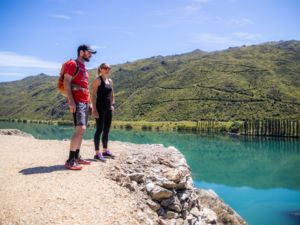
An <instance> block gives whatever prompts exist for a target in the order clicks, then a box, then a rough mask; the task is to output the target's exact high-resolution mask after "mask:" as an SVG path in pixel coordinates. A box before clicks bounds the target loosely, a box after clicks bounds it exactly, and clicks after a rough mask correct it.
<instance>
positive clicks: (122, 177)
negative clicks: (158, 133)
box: [108, 145, 247, 225]
mask: <svg viewBox="0 0 300 225" xmlns="http://www.w3.org/2000/svg"><path fill="white" fill-rule="evenodd" d="M108 178H110V179H113V180H114V181H116V182H117V183H119V184H120V185H121V186H123V187H125V188H127V189H128V190H129V191H130V192H131V193H132V194H133V195H134V196H135V197H136V199H137V206H138V207H137V208H138V209H141V210H140V211H139V212H138V215H139V218H140V220H141V224H162V225H204V224H231V225H240V224H247V223H246V222H245V221H244V220H243V219H242V218H241V217H240V216H239V215H238V214H237V213H236V212H235V211H234V210H233V209H231V208H230V207H229V206H228V205H226V204H225V203H224V202H223V201H222V200H221V199H220V198H219V197H218V195H217V194H216V193H215V192H214V191H212V190H203V189H197V188H195V187H194V186H193V180H192V178H191V171H190V168H189V166H188V165H187V163H186V160H185V158H184V157H183V155H182V154H181V153H180V152H179V151H178V150H177V149H175V148H174V147H169V148H164V147H163V146H161V145H139V147H138V148H135V150H134V151H132V150H131V151H130V152H126V151H124V152H123V153H122V154H120V155H119V156H118V158H117V159H116V163H114V164H113V165H112V167H111V169H110V174H108Z"/></svg>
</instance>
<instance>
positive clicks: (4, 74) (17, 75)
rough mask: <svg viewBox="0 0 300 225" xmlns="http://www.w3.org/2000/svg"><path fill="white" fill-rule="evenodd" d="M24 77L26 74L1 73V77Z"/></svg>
mask: <svg viewBox="0 0 300 225" xmlns="http://www.w3.org/2000/svg"><path fill="white" fill-rule="evenodd" d="M22 75H24V73H21V72H5V71H0V76H10V77H19V76H22ZM0 82H1V81H0Z"/></svg>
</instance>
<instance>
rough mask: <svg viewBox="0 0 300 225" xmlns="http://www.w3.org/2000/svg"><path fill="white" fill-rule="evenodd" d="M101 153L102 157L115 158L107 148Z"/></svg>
mask: <svg viewBox="0 0 300 225" xmlns="http://www.w3.org/2000/svg"><path fill="white" fill-rule="evenodd" d="M102 154H103V156H104V157H108V158H112V159H114V158H115V156H114V154H113V153H112V152H111V151H110V150H107V151H106V152H103V153H102Z"/></svg>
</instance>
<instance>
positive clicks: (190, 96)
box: [0, 41, 300, 121]
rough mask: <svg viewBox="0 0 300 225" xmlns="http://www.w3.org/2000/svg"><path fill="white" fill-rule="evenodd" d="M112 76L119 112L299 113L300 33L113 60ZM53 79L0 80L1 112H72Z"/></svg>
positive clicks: (143, 116) (54, 115) (142, 115)
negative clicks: (237, 44)
mask: <svg viewBox="0 0 300 225" xmlns="http://www.w3.org/2000/svg"><path fill="white" fill-rule="evenodd" d="M95 73H96V71H95V70H91V71H90V74H91V76H90V77H91V78H93V77H95ZM111 77H112V79H113V81H114V88H115V92H116V102H117V105H118V108H117V110H116V114H115V119H118V120H149V121H178V120H201V119H218V120H244V119H249V118H257V119H262V118H280V119H282V118H289V119H300V88H299V87H300V42H299V41H280V42H269V43H264V44H260V45H252V46H243V47H236V48H229V49H227V50H223V51H216V52H203V51H200V50H195V51H193V52H190V53H186V54H181V55H173V56H166V57H162V56H157V57H151V58H148V59H142V60H138V61H135V62H127V63H125V64H119V65H114V66H113V67H112V70H111ZM56 80H57V78H56V77H51V76H46V75H44V74H41V75H38V76H32V77H28V78H25V79H23V80H20V81H14V82H6V83H0V96H1V97H0V103H1V108H0V117H4V118H28V119H61V118H64V119H70V118H71V117H70V115H69V113H68V110H67V104H66V102H65V100H64V98H63V97H62V96H60V95H59V93H58V92H57V90H56ZM91 80H92V79H91Z"/></svg>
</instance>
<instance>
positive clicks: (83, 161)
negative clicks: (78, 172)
mask: <svg viewBox="0 0 300 225" xmlns="http://www.w3.org/2000/svg"><path fill="white" fill-rule="evenodd" d="M75 161H76V163H77V164H82V165H91V162H90V161H87V160H85V159H83V158H82V157H81V156H79V158H78V159H76V160H75Z"/></svg>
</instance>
